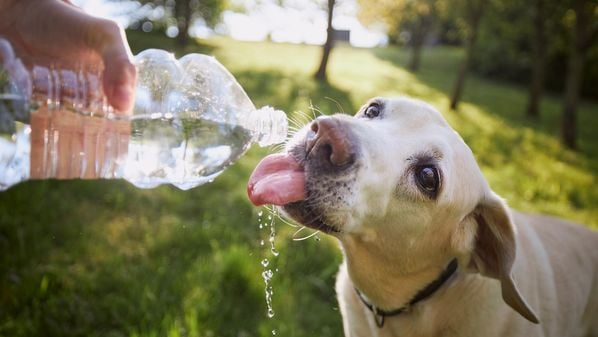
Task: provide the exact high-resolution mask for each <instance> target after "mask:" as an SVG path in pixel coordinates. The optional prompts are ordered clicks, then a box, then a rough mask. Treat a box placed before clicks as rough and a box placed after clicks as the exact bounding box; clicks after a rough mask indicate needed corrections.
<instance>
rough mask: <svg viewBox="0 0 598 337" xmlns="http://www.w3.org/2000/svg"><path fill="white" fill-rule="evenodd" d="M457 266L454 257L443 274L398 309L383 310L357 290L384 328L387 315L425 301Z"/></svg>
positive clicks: (400, 311) (406, 309) (379, 324)
mask: <svg viewBox="0 0 598 337" xmlns="http://www.w3.org/2000/svg"><path fill="white" fill-rule="evenodd" d="M457 267H458V263H457V259H453V260H452V261H451V262H450V263H449V264H448V266H447V267H446V268H445V269H444V271H443V272H442V274H440V276H438V278H437V279H435V280H434V281H432V283H430V284H428V285H427V286H426V287H425V288H423V289H422V290H420V291H419V292H418V293H417V294H416V295H415V296H414V297H413V298H412V299H411V300H410V301H409V303H407V305H405V306H403V307H400V308H398V309H395V310H382V309H379V308H378V307H376V306H375V305H374V304H372V303H370V302H368V300H366V299H365V297H364V296H363V294H362V293H361V291H359V289H357V288H355V291H356V292H357V296H358V297H359V299H361V302H363V304H364V305H365V306H366V307H367V308H368V309H370V311H371V312H372V313H373V314H374V320H375V321H376V325H377V326H378V327H379V328H382V327H383V326H384V319H385V318H386V317H391V316H397V315H400V314H402V313H404V312H407V311H409V309H411V307H412V306H414V305H415V304H417V303H418V302H420V301H423V300H425V299H427V298H428V297H430V296H432V295H433V294H434V293H435V292H436V291H437V290H438V289H440V287H442V285H443V284H444V283H446V281H447V280H448V279H449V278H450V277H451V276H453V274H454V273H455V271H457Z"/></svg>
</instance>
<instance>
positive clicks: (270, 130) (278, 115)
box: [248, 106, 289, 147]
mask: <svg viewBox="0 0 598 337" xmlns="http://www.w3.org/2000/svg"><path fill="white" fill-rule="evenodd" d="M248 122H249V123H248V124H249V129H250V131H251V132H252V133H253V134H254V140H255V141H256V142H257V143H258V144H259V145H260V146H261V147H265V146H269V145H274V144H279V143H282V142H284V141H285V140H286V139H287V133H288V128H289V126H288V122H287V115H286V114H285V113H284V112H283V111H281V110H276V109H274V108H272V107H269V106H265V107H263V108H260V109H257V110H255V111H253V112H252V113H251V114H250V116H249V121H248Z"/></svg>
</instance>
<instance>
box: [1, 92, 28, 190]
mask: <svg viewBox="0 0 598 337" xmlns="http://www.w3.org/2000/svg"><path fill="white" fill-rule="evenodd" d="M17 99H18V97H11V96H9V95H0V191H1V190H4V189H6V188H8V187H9V186H11V185H14V184H16V183H18V182H20V181H22V180H24V179H25V178H26V177H27V176H29V134H30V133H31V128H30V127H29V125H27V124H24V123H21V122H18V121H15V120H14V116H13V115H12V114H9V111H10V108H11V107H12V105H13V104H15V102H17ZM13 158H15V159H13Z"/></svg>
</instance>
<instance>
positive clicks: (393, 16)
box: [359, 0, 446, 71]
mask: <svg viewBox="0 0 598 337" xmlns="http://www.w3.org/2000/svg"><path fill="white" fill-rule="evenodd" d="M359 4H360V12H359V18H360V19H361V20H362V21H363V22H364V23H366V24H371V23H373V22H375V21H378V20H382V21H383V22H384V24H386V26H387V28H388V30H389V35H391V36H395V37H399V36H400V35H401V33H402V32H406V33H408V36H409V38H408V41H407V44H408V46H410V47H411V57H410V60H409V64H408V68H409V70H411V71H417V70H418V69H419V66H420V64H421V55H422V49H423V46H424V44H425V42H426V40H427V38H428V36H429V35H430V33H431V32H432V31H434V29H435V28H436V26H437V23H438V22H439V18H440V13H441V12H442V11H443V9H444V8H445V5H446V1H445V0H423V1H414V0H381V1H374V2H372V1H368V0H359ZM395 39H396V38H395ZM399 39H400V38H399Z"/></svg>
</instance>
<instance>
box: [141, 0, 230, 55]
mask: <svg viewBox="0 0 598 337" xmlns="http://www.w3.org/2000/svg"><path fill="white" fill-rule="evenodd" d="M140 2H141V3H143V4H149V5H152V6H153V7H161V8H163V9H164V15H163V16H162V17H160V18H157V19H155V20H154V21H157V22H158V23H160V24H162V25H164V26H170V25H172V24H174V25H176V27H177V29H178V35H177V43H178V45H179V46H181V47H184V46H186V45H187V43H188V42H189V37H190V36H189V28H190V27H191V26H192V25H193V23H194V22H195V20H203V21H204V22H205V23H206V25H207V26H208V27H214V26H215V25H216V24H217V23H218V22H219V21H220V15H221V14H222V11H223V10H224V8H225V5H226V3H225V0H166V1H164V0H141V1H140Z"/></svg>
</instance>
